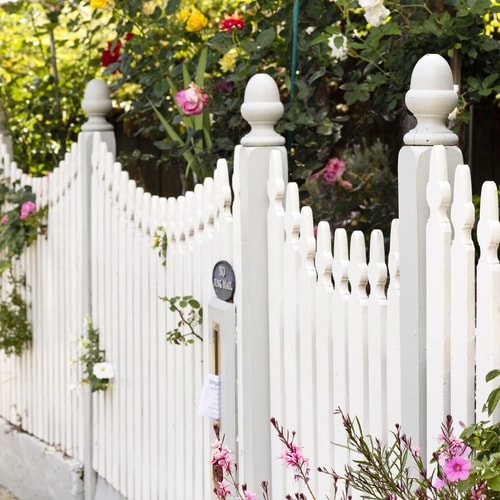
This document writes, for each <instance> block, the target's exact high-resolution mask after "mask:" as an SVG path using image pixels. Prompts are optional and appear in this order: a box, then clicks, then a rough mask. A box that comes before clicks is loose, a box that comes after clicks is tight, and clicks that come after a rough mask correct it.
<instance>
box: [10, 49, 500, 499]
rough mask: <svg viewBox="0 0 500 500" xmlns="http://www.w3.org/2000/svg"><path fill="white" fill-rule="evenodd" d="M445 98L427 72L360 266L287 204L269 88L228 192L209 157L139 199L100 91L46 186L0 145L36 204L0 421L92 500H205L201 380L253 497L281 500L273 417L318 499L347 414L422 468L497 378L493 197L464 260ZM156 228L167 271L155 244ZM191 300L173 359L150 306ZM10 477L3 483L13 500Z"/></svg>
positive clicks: (227, 179) (484, 200)
mask: <svg viewBox="0 0 500 500" xmlns="http://www.w3.org/2000/svg"><path fill="white" fill-rule="evenodd" d="M456 102H457V96H456V94H455V92H454V90H453V83H452V79H451V71H450V68H449V66H448V64H447V63H446V61H445V60H444V59H443V58H441V57H440V56H437V55H434V54H429V55H426V56H424V57H423V58H422V59H421V60H420V61H419V62H418V63H417V65H416V66H415V69H414V72H413V76H412V80H411V82H410V88H409V91H408V93H407V96H406V103H407V106H408V109H409V110H410V111H411V112H412V113H413V114H414V115H415V117H416V119H417V126H416V127H415V128H414V129H413V130H412V131H410V132H409V133H408V134H407V135H406V136H405V137H404V145H403V146H402V148H401V150H400V155H399V172H398V182H399V200H400V203H399V218H398V220H395V221H394V222H393V224H392V231H391V238H390V248H389V249H388V250H389V251H388V252H386V249H385V248H384V239H383V238H382V234H381V232H380V231H377V230H375V231H374V232H373V233H372V234H371V235H370V244H369V249H368V255H369V258H368V260H367V257H366V255H367V251H366V250H367V249H366V248H365V238H364V236H363V235H362V234H361V233H360V232H354V233H353V234H352V235H350V236H348V235H347V233H346V232H345V231H343V230H337V231H336V232H335V234H333V235H332V234H330V230H329V226H328V224H327V223H326V222H321V223H320V224H319V225H318V227H317V229H316V230H315V228H314V224H313V213H312V211H311V209H310V207H307V206H304V207H301V206H300V203H299V196H298V187H297V185H296V184H295V183H292V182H287V178H288V176H287V162H286V150H285V147H284V139H283V137H281V136H280V135H278V134H277V133H276V132H275V131H274V125H275V124H276V122H277V121H278V120H279V118H280V117H281V115H282V113H283V106H282V104H281V102H280V96H279V93H278V88H277V86H276V84H275V83H274V81H273V80H272V79H271V78H270V77H268V76H267V75H264V74H259V75H255V76H254V77H252V79H250V81H249V83H248V87H247V91H246V93H245V99H244V103H243V105H242V109H241V111H242V115H243V117H244V118H245V119H246V120H247V121H248V122H249V124H250V125H251V131H250V132H249V134H248V135H247V136H245V137H243V138H242V140H241V144H240V145H238V146H236V148H235V151H234V159H233V162H232V165H233V168H232V175H231V176H230V169H229V168H228V163H227V161H226V160H224V159H221V160H219V162H218V163H217V166H216V168H215V171H214V176H213V178H208V179H206V180H205V181H204V182H203V184H199V185H197V186H196V187H195V189H194V190H193V191H191V192H187V193H186V194H185V195H183V196H180V197H178V198H168V199H166V198H161V197H158V196H152V195H150V194H149V193H147V192H144V190H143V189H142V188H141V187H140V186H138V185H137V183H136V182H135V181H134V180H132V179H130V178H129V176H128V174H127V172H125V171H124V170H123V169H122V167H121V165H120V164H119V163H117V162H116V161H115V145H114V144H115V143H114V135H113V130H112V127H111V126H110V125H109V124H108V123H107V121H106V120H105V115H106V113H107V111H108V109H109V106H110V99H109V93H108V91H107V88H106V86H105V85H104V83H103V82H102V81H100V80H94V81H92V82H91V83H90V84H89V86H88V87H87V91H86V93H85V97H84V100H83V109H84V110H85V112H86V113H87V114H88V116H89V121H88V122H87V123H86V124H85V125H84V127H83V129H82V132H81V133H80V136H79V139H78V142H77V143H76V144H74V145H73V146H72V148H71V150H70V151H69V152H68V153H67V154H66V156H65V158H64V160H63V161H61V163H60V164H59V165H58V166H56V168H55V169H54V171H53V173H52V174H51V175H49V176H46V177H44V178H31V177H29V176H27V175H25V174H24V173H22V171H21V170H20V169H19V168H18V167H17V165H16V163H15V162H14V161H12V154H11V152H12V147H11V143H10V142H9V141H10V139H9V137H8V136H7V135H6V133H4V132H5V129H4V128H0V130H2V134H3V135H2V136H1V137H0V162H1V165H2V167H3V178H4V181H6V182H10V183H12V182H14V181H16V180H20V182H21V183H22V184H28V185H31V186H32V188H33V191H34V192H35V193H36V195H37V202H38V203H39V204H47V205H48V216H47V233H46V234H45V235H42V236H40V237H39V238H38V240H37V241H36V242H35V244H34V245H32V246H31V247H30V248H29V249H28V250H27V251H26V252H25V254H24V255H23V256H22V258H21V259H20V260H19V262H18V263H17V264H16V273H18V274H19V275H22V274H24V275H25V276H26V280H27V284H28V288H27V299H28V301H29V302H30V304H31V309H30V312H29V317H30V321H31V322H32V325H33V342H32V344H31V346H30V347H29V349H27V350H26V351H25V352H24V353H23V354H22V355H21V356H19V357H16V356H12V357H5V356H4V355H3V354H0V416H1V418H2V419H4V420H5V421H6V422H9V423H11V424H13V425H15V426H16V428H17V429H18V430H21V431H25V432H26V433H29V434H30V435H32V436H34V437H36V438H37V439H39V440H41V441H42V442H44V443H46V445H47V446H50V447H53V449H55V450H57V451H58V452H60V453H64V454H65V455H68V456H70V457H72V458H74V459H76V460H78V461H80V462H81V464H82V465H83V467H84V471H85V474H84V480H83V483H84V488H83V491H84V492H83V493H82V494H81V498H85V499H86V500H89V499H94V498H99V490H100V485H102V484H103V482H104V483H105V484H106V488H108V490H106V491H113V495H114V496H113V497H112V498H128V499H135V500H153V499H159V500H162V499H169V500H174V499H175V500H192V499H196V500H200V499H209V498H212V493H211V492H212V490H213V477H212V467H211V463H210V458H211V447H210V443H211V442H212V441H213V440H214V434H213V430H212V424H213V423H214V419H213V418H210V417H207V416H202V415H200V413H199V406H200V400H201V396H202V389H203V387H204V382H205V381H206V380H207V378H208V377H209V376H216V377H218V379H217V380H218V381H219V383H220V386H219V388H220V393H219V396H217V394H215V396H214V395H212V400H211V405H212V408H211V411H213V412H215V413H214V414H212V416H214V415H215V416H218V417H219V418H218V419H217V420H218V421H219V423H220V426H221V432H222V433H223V434H225V435H226V442H227V444H228V445H229V446H230V447H232V448H233V449H234V450H235V451H236V458H237V461H238V464H239V474H240V479H241V481H243V482H246V483H248V484H249V486H251V488H252V489H253V490H254V491H256V490H258V488H259V485H260V483H261V481H263V480H266V481H269V483H270V489H271V497H272V498H274V499H279V498H284V497H285V493H286V492H293V491H295V488H296V485H295V484H294V483H293V478H291V477H289V476H287V474H286V473H285V471H284V469H283V466H282V464H281V463H280V462H279V461H278V460H276V458H275V457H277V456H279V455H280V454H281V449H280V445H279V442H278V440H277V438H276V437H275V436H272V435H271V427H270V423H269V419H270V418H271V417H275V418H276V419H277V420H278V421H279V423H280V424H282V425H284V426H285V427H286V428H288V429H290V430H295V431H296V432H297V438H296V439H297V441H298V442H300V443H301V444H302V445H303V446H304V453H305V454H306V455H307V456H309V458H310V465H311V466H312V467H311V469H312V477H311V484H312V486H313V489H315V490H316V491H317V492H318V498H323V497H324V496H325V495H327V494H330V495H331V493H332V485H331V484H330V483H329V482H328V480H327V479H326V478H325V477H322V476H321V475H319V474H318V473H316V472H314V470H315V469H316V467H317V466H326V467H334V468H336V469H341V468H342V467H343V464H345V463H346V461H347V460H348V459H349V457H348V456H347V454H346V452H345V450H344V448H342V447H339V446H334V445H332V444H331V442H332V441H333V442H345V437H344V435H343V430H342V425H341V422H340V420H339V418H338V417H336V416H335V415H334V411H335V409H336V408H338V407H341V408H342V409H343V411H344V412H346V413H349V414H350V415H352V416H357V417H359V418H360V420H361V422H363V423H364V426H365V428H366V430H367V432H369V433H371V434H374V435H377V436H380V437H381V438H382V439H385V438H386V437H387V436H388V433H389V431H390V430H391V429H392V428H393V425H394V424H395V423H401V424H402V426H403V429H404V431H405V432H406V433H407V434H409V435H411V436H412V438H413V439H414V442H418V443H419V444H420V446H421V449H422V450H423V452H424V453H425V450H426V449H427V450H431V449H433V448H434V445H435V439H436V436H437V434H438V433H439V430H440V424H441V421H442V420H443V418H444V417H445V416H446V415H447V414H450V413H451V414H452V415H453V417H454V418H455V420H456V421H459V420H461V421H464V422H468V423H471V422H473V421H474V420H476V419H481V418H483V417H484V415H483V414H482V413H481V407H482V403H483V402H484V401H485V399H486V395H487V393H488V392H489V391H488V387H487V386H486V384H485V383H484V376H485V374H486V373H487V372H488V371H489V370H491V369H493V368H499V367H500V333H499V329H500V308H499V307H498V303H499V300H500V265H499V262H498V258H497V251H498V245H499V242H500V222H499V220H498V199H497V186H496V185H495V184H494V183H493V182H486V183H485V184H484V186H483V190H482V196H481V208H480V215H479V220H478V221H477V242H478V252H479V258H478V259H476V252H477V250H476V249H475V246H474V244H473V240H472V236H471V235H472V231H473V227H474V226H475V221H474V207H473V205H472V194H471V181H470V171H469V168H468V166H466V165H463V159H462V153H461V152H460V150H459V149H458V147H457V146H456V144H457V137H456V136H455V135H454V134H453V133H452V132H451V131H450V130H448V129H447V128H446V126H445V119H446V117H447V116H448V114H449V113H450V112H451V111H452V110H453V108H454V107H455V105H456ZM159 226H161V227H163V228H164V231H165V235H166V241H167V246H166V264H165V265H163V262H162V258H160V256H159V255H158V251H157V249H155V248H153V241H154V238H155V235H156V233H157V230H158V227H159ZM386 254H388V259H387V261H386V259H385V255H386ZM221 262H223V263H224V264H223V265H221V264H220V263H221ZM476 262H477V264H476ZM217 264H219V265H218V266H217V267H216V265H217ZM214 269H217V270H218V272H219V273H222V274H221V275H220V276H218V277H217V278H218V280H219V281H221V280H222V279H223V278H226V270H229V269H231V270H233V271H234V280H233V281H234V282H231V284H230V285H227V286H231V287H232V288H231V290H232V291H234V295H233V294H230V295H231V298H230V300H222V299H221V298H219V296H218V295H217V290H216V289H215V287H214V283H213V281H212V280H213V272H214ZM5 287H6V283H3V287H2V290H4V291H5ZM233 288H234V290H233ZM3 293H4V292H3ZM183 295H191V296H193V297H195V298H196V299H198V300H199V301H200V302H201V304H202V306H203V313H204V315H203V318H204V320H203V325H202V327H201V330H200V334H201V335H202V337H203V339H204V340H203V342H199V341H197V342H195V343H194V344H193V345H191V346H177V345H172V344H167V343H166V342H165V333H166V332H167V331H169V330H171V329H172V328H174V327H175V326H177V321H178V318H177V317H176V316H175V314H174V313H173V312H172V311H170V310H169V309H168V307H167V305H166V304H165V302H163V301H161V300H160V299H159V298H160V297H174V296H183ZM87 316H90V317H91V319H92V322H93V324H94V325H95V327H96V328H98V330H99V332H100V342H101V347H102V348H103V349H104V350H105V354H106V360H107V361H108V362H109V363H111V364H112V365H113V367H114V370H115V377H114V378H113V380H112V385H111V386H110V387H109V388H108V389H106V391H99V392H96V393H93V394H90V392H89V390H88V387H86V386H83V385H81V384H80V383H79V381H80V380H81V378H82V367H81V366H79V364H78V363H74V361H75V360H76V359H77V358H78V355H79V351H78V349H79V347H78V340H79V338H80V337H81V335H82V334H83V331H84V326H83V325H84V324H85V318H86V317H87ZM211 380H214V379H213V378H212V379H211ZM214 405H215V409H214V408H213V407H214ZM202 413H203V412H202ZM16 432H17V431H16ZM0 469H1V464H0ZM7 479H8V478H5V477H3V476H2V475H1V473H0V482H2V483H3V484H5V485H6V486H7V487H9V488H10V489H11V490H12V491H14V493H16V486H19V485H16V484H9V483H6V480H7ZM28 486H29V487H31V485H27V484H25V485H23V487H24V488H27V487H28ZM32 487H33V488H35V487H38V488H43V485H33V486H32ZM23 491H26V490H23ZM31 495H32V496H31V497H32V498H39V499H43V498H45V497H44V493H43V490H40V489H38V490H36V491H35V490H33V491H32V493H31ZM46 498H49V497H48V496H47V497H46ZM101 498H106V497H103V496H102V495H101ZM108 498H110V497H108Z"/></svg>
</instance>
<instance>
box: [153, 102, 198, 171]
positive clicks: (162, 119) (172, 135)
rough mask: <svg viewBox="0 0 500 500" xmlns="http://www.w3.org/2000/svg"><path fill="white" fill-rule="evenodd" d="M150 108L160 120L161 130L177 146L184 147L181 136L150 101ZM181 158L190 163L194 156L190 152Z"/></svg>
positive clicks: (186, 152)
mask: <svg viewBox="0 0 500 500" xmlns="http://www.w3.org/2000/svg"><path fill="white" fill-rule="evenodd" d="M150 104H151V107H152V108H153V111H154V112H155V113H156V116H157V117H158V120H160V123H161V124H162V125H163V128H164V129H165V131H166V132H167V134H168V135H169V137H170V138H171V139H172V140H173V141H176V142H178V143H179V145H181V146H184V141H183V140H182V138H181V136H180V135H179V134H178V133H177V132H176V131H175V130H174V128H173V127H172V126H171V125H170V123H168V121H167V120H166V119H165V117H164V116H163V115H162V114H161V113H160V111H159V110H158V108H157V107H156V106H155V105H154V104H153V103H152V102H151V101H150ZM182 156H183V157H184V159H185V160H186V161H187V162H188V163H191V162H193V161H194V156H193V154H192V153H191V152H189V151H185V152H184V153H183V154H182Z"/></svg>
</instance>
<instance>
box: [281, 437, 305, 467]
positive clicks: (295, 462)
mask: <svg viewBox="0 0 500 500" xmlns="http://www.w3.org/2000/svg"><path fill="white" fill-rule="evenodd" d="M302 448H303V447H302V446H299V445H298V444H295V443H289V444H288V446H286V447H285V449H284V450H283V454H282V455H281V456H280V457H279V458H281V459H282V460H283V462H285V463H286V464H287V465H289V466H290V467H296V468H297V469H300V468H301V467H303V466H304V465H307V462H309V459H308V458H306V457H305V456H304V455H303V454H302Z"/></svg>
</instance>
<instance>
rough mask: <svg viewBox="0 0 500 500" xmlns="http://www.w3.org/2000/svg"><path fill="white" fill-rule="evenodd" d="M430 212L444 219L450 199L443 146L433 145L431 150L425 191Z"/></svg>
mask: <svg viewBox="0 0 500 500" xmlns="http://www.w3.org/2000/svg"><path fill="white" fill-rule="evenodd" d="M426 198H427V203H428V205H429V208H430V211H431V214H434V213H435V214H436V216H437V218H438V219H439V220H441V221H444V219H445V218H446V210H447V208H448V206H449V204H450V200H451V186H450V183H449V182H448V168H447V160H446V150H445V148H444V146H441V145H438V146H434V147H433V148H432V151H431V161H430V169H429V183H428V184H427V191H426Z"/></svg>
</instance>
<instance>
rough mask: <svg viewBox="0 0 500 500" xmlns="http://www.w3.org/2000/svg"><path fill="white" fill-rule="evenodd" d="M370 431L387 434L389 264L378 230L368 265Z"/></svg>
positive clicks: (373, 234) (372, 242)
mask: <svg viewBox="0 0 500 500" xmlns="http://www.w3.org/2000/svg"><path fill="white" fill-rule="evenodd" d="M368 280H369V283H370V296H369V298H368V353H369V354H368V380H369V387H368V388H367V389H368V394H369V395H368V414H369V419H370V420H369V423H368V428H369V430H370V433H371V434H372V435H374V436H380V437H381V439H383V438H384V437H385V436H384V435H385V433H386V432H387V413H386V412H387V371H386V364H387V338H386V335H387V297H386V295H385V287H386V283H387V265H386V263H385V249H384V235H383V233H382V231H380V230H378V229H375V230H374V231H372V233H371V237H370V261H369V263H368Z"/></svg>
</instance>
